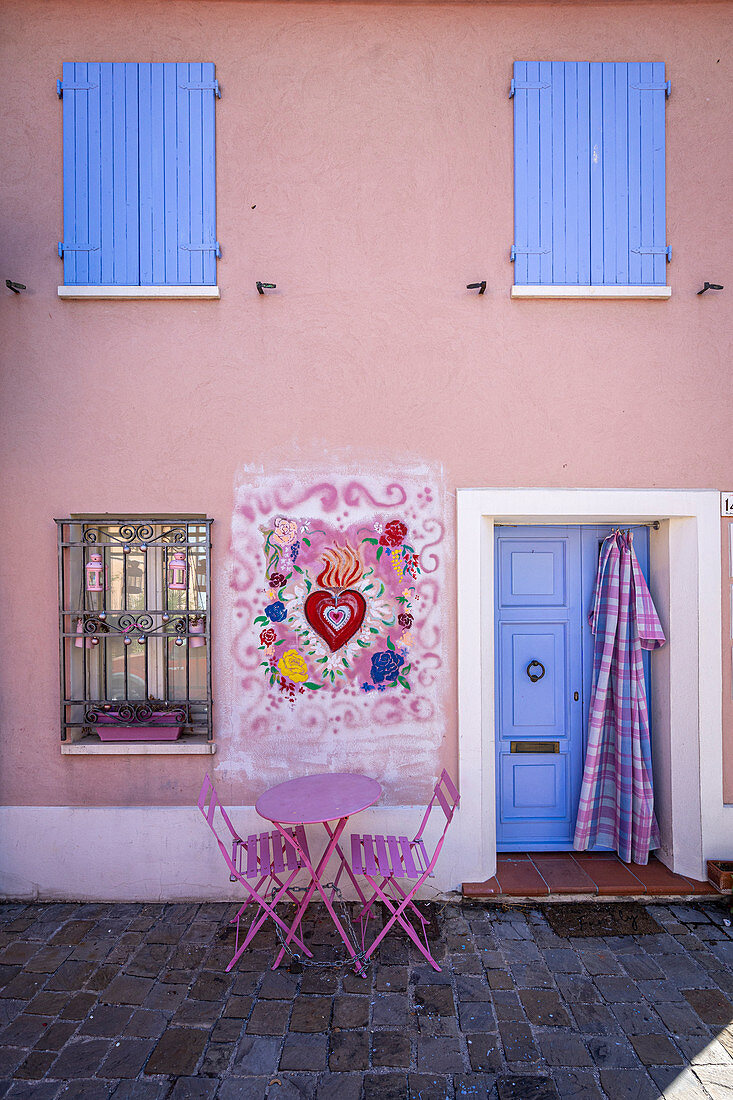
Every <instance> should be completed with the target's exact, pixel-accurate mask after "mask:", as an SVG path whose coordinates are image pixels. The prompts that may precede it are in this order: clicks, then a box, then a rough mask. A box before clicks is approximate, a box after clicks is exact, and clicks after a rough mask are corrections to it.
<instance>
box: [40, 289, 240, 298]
mask: <svg viewBox="0 0 733 1100" xmlns="http://www.w3.org/2000/svg"><path fill="white" fill-rule="evenodd" d="M58 291H59V298H221V292H220V290H219V287H218V286H60V287H59V288H58Z"/></svg>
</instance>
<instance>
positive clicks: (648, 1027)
mask: <svg viewBox="0 0 733 1100" xmlns="http://www.w3.org/2000/svg"><path fill="white" fill-rule="evenodd" d="M611 1011H612V1012H613V1015H614V1016H615V1017H616V1019H617V1020H618V1022H619V1025H620V1027H621V1028H622V1029H623V1030H624V1031H625V1032H626V1034H627V1035H654V1034H656V1033H657V1032H658V1031H659V1017H658V1016H657V1014H656V1012H654V1011H653V1010H652V1009H651V1008H650V1007H649V1005H647V1004H638V1005H635V1004H628V1003H627V1004H613V1005H611Z"/></svg>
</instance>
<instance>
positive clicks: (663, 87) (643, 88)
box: [629, 80, 672, 99]
mask: <svg viewBox="0 0 733 1100" xmlns="http://www.w3.org/2000/svg"><path fill="white" fill-rule="evenodd" d="M629 87H630V88H634V89H635V90H636V91H637V92H664V94H665V96H666V97H667V99H669V97H670V96H671V95H672V81H671V80H666V81H665V82H664V83H663V84H629Z"/></svg>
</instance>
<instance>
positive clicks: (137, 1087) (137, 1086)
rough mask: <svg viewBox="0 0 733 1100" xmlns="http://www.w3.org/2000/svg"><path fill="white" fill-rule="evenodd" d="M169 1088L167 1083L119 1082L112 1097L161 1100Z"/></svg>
mask: <svg viewBox="0 0 733 1100" xmlns="http://www.w3.org/2000/svg"><path fill="white" fill-rule="evenodd" d="M169 1088H170V1085H169V1084H168V1082H167V1081H166V1083H165V1084H164V1085H162V1084H160V1083H159V1082H157V1081H120V1083H119V1085H118V1086H117V1088H116V1089H115V1090H114V1092H113V1093H112V1096H113V1097H114V1100H162V1097H163V1095H164V1094H165V1093H166V1092H167V1091H168V1089H169ZM64 1100H66V1098H65V1097H64Z"/></svg>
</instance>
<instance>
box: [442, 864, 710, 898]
mask: <svg viewBox="0 0 733 1100" xmlns="http://www.w3.org/2000/svg"><path fill="white" fill-rule="evenodd" d="M693 895H694V896H695V897H700V896H705V895H712V896H714V897H719V896H720V893H719V891H718V890H716V888H715V887H714V886H713V885H712V884H711V883H710V882H698V881H697V880H696V879H691V878H687V877H686V876H684V875H677V874H675V873H674V872H673V871H670V870H669V868H668V867H665V865H664V864H663V863H660V862H659V860H658V859H657V858H656V857H655V856H650V857H649V862H648V863H647V864H640V863H624V862H623V861H622V860H620V859H619V858H618V856H617V855H616V854H615V853H614V852H500V853H499V855H498V856H497V866H496V874H495V875H494V876H493V877H492V878H490V879H487V880H486V882H464V883H463V896H464V897H466V898H491V899H492V900H494V901H502V900H508V899H511V900H512V901H517V900H519V899H524V900H527V901H531V900H534V899H536V898H542V899H543V900H545V899H549V900H550V901H552V900H553V899H556V898H562V900H563V901H568V900H570V899H571V898H572V899H575V900H582V899H583V898H587V899H588V900H590V899H591V898H594V897H603V898H638V897H645V898H649V897H659V898H663V897H664V898H678V897H690V896H693Z"/></svg>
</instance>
